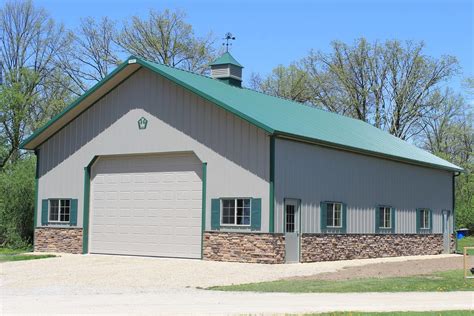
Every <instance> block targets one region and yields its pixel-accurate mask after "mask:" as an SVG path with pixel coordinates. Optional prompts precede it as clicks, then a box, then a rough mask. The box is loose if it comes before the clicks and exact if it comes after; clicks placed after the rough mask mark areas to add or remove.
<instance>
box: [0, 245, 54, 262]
mask: <svg viewBox="0 0 474 316" xmlns="http://www.w3.org/2000/svg"><path fill="white" fill-rule="evenodd" d="M28 252H31V251H30V250H28V249H10V248H0V263H1V262H7V261H22V260H35V259H44V258H53V257H56V256H55V255H32V254H28Z"/></svg>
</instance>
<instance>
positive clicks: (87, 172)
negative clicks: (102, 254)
mask: <svg viewBox="0 0 474 316" xmlns="http://www.w3.org/2000/svg"><path fill="white" fill-rule="evenodd" d="M97 158H99V156H94V157H93V158H92V160H91V161H90V162H89V164H88V165H87V166H86V167H84V199H83V203H84V205H83V209H84V211H83V216H82V253H83V254H87V253H88V252H89V212H90V209H89V208H90V193H91V192H90V191H91V190H90V188H91V187H90V185H91V167H92V165H93V164H94V162H95V161H96V160H97Z"/></svg>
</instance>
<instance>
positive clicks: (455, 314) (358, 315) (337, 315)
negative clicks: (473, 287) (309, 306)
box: [305, 310, 472, 316]
mask: <svg viewBox="0 0 474 316" xmlns="http://www.w3.org/2000/svg"><path fill="white" fill-rule="evenodd" d="M305 315H318V316H365V315H368V316H425V315H430V316H470V315H472V311H466V310H464V311H442V312H383V313H368V312H332V313H321V314H305Z"/></svg>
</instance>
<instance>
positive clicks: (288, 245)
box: [285, 199, 300, 263]
mask: <svg viewBox="0 0 474 316" xmlns="http://www.w3.org/2000/svg"><path fill="white" fill-rule="evenodd" d="M285 260H286V262H287V263H296V262H299V261H300V210H299V201H298V200H295V199H285Z"/></svg>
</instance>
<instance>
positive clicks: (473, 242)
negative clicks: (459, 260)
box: [457, 236, 474, 255]
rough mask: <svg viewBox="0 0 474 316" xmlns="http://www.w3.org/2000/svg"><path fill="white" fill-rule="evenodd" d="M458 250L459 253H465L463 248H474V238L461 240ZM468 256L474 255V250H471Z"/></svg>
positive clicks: (469, 237)
mask: <svg viewBox="0 0 474 316" xmlns="http://www.w3.org/2000/svg"><path fill="white" fill-rule="evenodd" d="M457 242H458V249H457V251H458V252H459V253H463V247H474V236H468V237H464V238H463V239H459V240H458V241H457ZM468 254H470V255H474V249H473V250H469V251H468Z"/></svg>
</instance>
